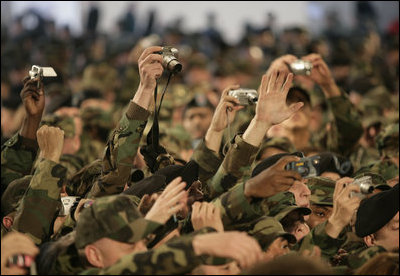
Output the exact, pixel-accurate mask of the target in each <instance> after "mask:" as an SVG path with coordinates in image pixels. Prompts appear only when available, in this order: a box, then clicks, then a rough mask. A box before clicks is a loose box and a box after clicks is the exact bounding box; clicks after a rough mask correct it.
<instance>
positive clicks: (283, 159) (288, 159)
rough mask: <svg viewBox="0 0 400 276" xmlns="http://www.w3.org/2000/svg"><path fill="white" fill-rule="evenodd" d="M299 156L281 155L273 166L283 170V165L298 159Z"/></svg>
mask: <svg viewBox="0 0 400 276" xmlns="http://www.w3.org/2000/svg"><path fill="white" fill-rule="evenodd" d="M299 160H300V157H298V156H294V155H287V156H283V157H281V159H279V160H278V162H276V164H275V165H273V166H274V168H276V169H279V170H284V169H285V166H286V165H287V164H288V163H290V162H294V161H299Z"/></svg>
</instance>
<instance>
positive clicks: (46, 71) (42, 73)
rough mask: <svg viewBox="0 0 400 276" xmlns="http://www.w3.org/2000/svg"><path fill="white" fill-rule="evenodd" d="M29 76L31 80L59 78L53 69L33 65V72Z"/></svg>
mask: <svg viewBox="0 0 400 276" xmlns="http://www.w3.org/2000/svg"><path fill="white" fill-rule="evenodd" d="M29 76H30V77H31V79H36V78H38V79H40V80H41V79H43V77H46V78H47V77H57V73H56V71H54V69H53V67H40V66H38V65H32V68H31V70H30V71H29Z"/></svg>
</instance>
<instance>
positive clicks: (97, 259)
mask: <svg viewBox="0 0 400 276" xmlns="http://www.w3.org/2000/svg"><path fill="white" fill-rule="evenodd" d="M85 255H86V259H87V260H88V262H89V263H90V264H91V265H92V266H94V267H99V268H103V267H104V264H103V257H102V255H101V253H100V250H99V249H98V248H97V247H96V246H94V245H93V244H89V245H86V246H85Z"/></svg>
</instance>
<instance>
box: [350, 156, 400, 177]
mask: <svg viewBox="0 0 400 276" xmlns="http://www.w3.org/2000/svg"><path fill="white" fill-rule="evenodd" d="M365 172H372V173H375V174H378V175H380V176H382V177H383V178H384V179H385V180H386V181H387V180H390V179H393V178H395V177H396V176H398V175H399V168H398V167H397V166H396V164H394V163H393V162H392V161H390V160H379V161H375V162H372V163H370V164H369V165H367V166H364V167H362V168H360V169H359V170H358V171H357V172H355V175H360V174H362V173H365Z"/></svg>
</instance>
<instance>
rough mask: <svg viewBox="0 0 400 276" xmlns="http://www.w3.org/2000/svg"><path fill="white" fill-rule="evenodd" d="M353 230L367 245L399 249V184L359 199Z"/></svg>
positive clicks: (389, 249)
mask: <svg viewBox="0 0 400 276" xmlns="http://www.w3.org/2000/svg"><path fill="white" fill-rule="evenodd" d="M355 230H356V234H357V236H359V237H361V238H363V239H364V242H365V244H366V245H367V246H369V247H371V246H381V247H383V248H385V249H386V250H387V251H393V252H394V251H398V250H399V184H397V185H395V186H394V187H393V188H391V189H390V190H387V191H383V192H380V193H378V194H376V195H374V196H372V197H370V198H367V199H364V200H363V201H361V203H360V207H359V208H358V211H357V219H356V224H355Z"/></svg>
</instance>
